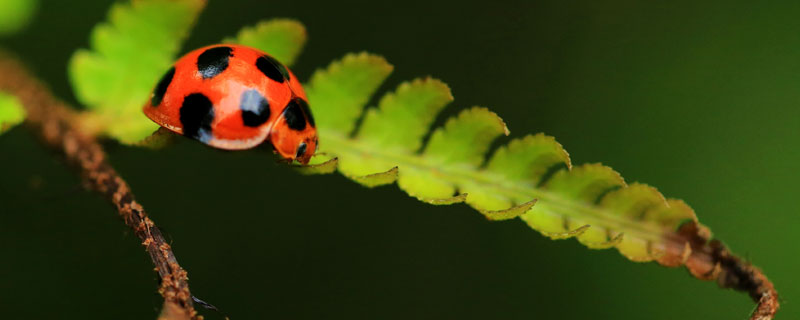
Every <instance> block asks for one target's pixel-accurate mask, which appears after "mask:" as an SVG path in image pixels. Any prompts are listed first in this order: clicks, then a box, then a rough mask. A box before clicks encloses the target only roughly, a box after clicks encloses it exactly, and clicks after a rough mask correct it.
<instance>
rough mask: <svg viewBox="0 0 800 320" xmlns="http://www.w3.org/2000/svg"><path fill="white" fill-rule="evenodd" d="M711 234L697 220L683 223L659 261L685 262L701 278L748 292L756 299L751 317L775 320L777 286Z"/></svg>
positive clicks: (671, 264) (665, 262)
mask: <svg viewBox="0 0 800 320" xmlns="http://www.w3.org/2000/svg"><path fill="white" fill-rule="evenodd" d="M710 237H711V232H710V231H709V230H708V228H706V227H705V226H703V225H701V224H699V223H697V222H696V221H690V222H687V223H684V224H683V225H681V227H680V229H679V230H678V233H677V234H674V235H673V237H671V238H669V239H667V243H668V244H669V245H670V246H669V247H668V248H667V250H666V252H665V254H664V255H663V256H662V257H661V258H660V259H659V261H658V262H659V263H661V264H662V265H665V266H672V267H676V266H680V265H685V266H686V268H687V269H688V270H689V273H691V274H692V275H693V276H694V277H696V278H698V279H701V280H716V281H717V284H718V285H719V286H720V287H722V288H731V289H734V290H736V291H742V292H746V293H747V294H749V295H750V297H751V298H752V299H753V301H755V302H756V303H757V306H756V308H755V310H753V313H752V314H751V315H750V320H772V319H773V318H774V317H775V314H776V313H777V312H778V308H779V307H780V303H779V300H778V292H777V291H776V290H775V286H774V285H773V284H772V282H771V281H769V279H768V278H767V276H766V275H764V273H763V272H762V271H761V269H759V268H757V267H755V266H753V265H752V264H750V263H749V262H747V261H744V260H742V259H741V258H739V257H737V256H735V255H734V254H733V253H731V252H730V250H728V248H727V247H726V246H725V245H724V244H723V243H722V242H720V241H719V240H710Z"/></svg>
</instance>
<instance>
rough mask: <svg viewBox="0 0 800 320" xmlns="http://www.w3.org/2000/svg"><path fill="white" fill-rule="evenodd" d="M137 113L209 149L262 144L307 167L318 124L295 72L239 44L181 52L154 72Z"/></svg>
mask: <svg viewBox="0 0 800 320" xmlns="http://www.w3.org/2000/svg"><path fill="white" fill-rule="evenodd" d="M143 109H144V113H145V115H147V117H148V118H150V120H153V121H154V122H156V123H158V124H159V125H160V126H162V127H164V128H166V129H168V130H170V131H172V132H175V133H178V134H182V135H184V136H186V137H189V138H193V139H196V140H199V141H200V142H202V143H205V144H207V145H209V146H212V147H215V148H220V149H226V150H242V149H249V148H254V147H256V146H259V145H262V143H264V142H266V141H269V143H271V144H272V147H273V148H274V151H275V152H276V153H278V154H280V156H281V157H283V158H285V159H287V160H297V161H298V162H300V163H302V164H307V163H308V161H309V160H310V159H311V156H312V155H313V154H314V152H315V151H316V149H317V143H318V138H317V129H316V125H315V123H314V117H313V116H312V115H311V109H310V108H309V106H308V99H307V98H306V94H305V92H304V91H303V87H302V85H301V84H300V81H298V80H297V77H295V76H294V74H293V73H292V72H291V71H290V70H289V69H287V68H286V67H285V66H283V65H282V64H281V63H280V62H278V61H277V60H275V59H274V58H272V57H271V56H269V55H268V54H266V53H264V52H262V51H259V50H257V49H254V48H250V47H246V46H241V45H213V46H208V47H204V48H200V49H197V50H194V51H192V52H189V53H187V54H186V55H184V56H183V57H181V58H180V59H178V61H177V62H175V64H174V65H173V66H172V67H171V68H170V69H169V70H167V72H166V73H165V74H164V76H162V77H161V80H159V81H158V83H157V84H156V86H155V89H153V94H152V95H151V97H150V100H149V101H148V102H147V103H146V104H145V106H144V108H143Z"/></svg>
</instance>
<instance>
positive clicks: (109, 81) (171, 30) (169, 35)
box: [69, 0, 205, 144]
mask: <svg viewBox="0 0 800 320" xmlns="http://www.w3.org/2000/svg"><path fill="white" fill-rule="evenodd" d="M204 6H205V0H175V1H158V0H140V1H132V2H131V3H116V4H114V5H113V6H112V7H111V9H110V11H109V14H108V21H107V22H105V23H101V24H99V25H97V26H96V27H95V28H94V30H93V31H92V35H91V39H90V44H91V48H92V49H91V50H86V49H80V50H78V51H76V52H75V54H74V55H73V56H72V59H71V60H70V63H69V77H70V81H71V83H72V86H73V89H74V91H75V95H76V97H77V98H78V100H79V101H80V102H81V103H83V104H84V105H85V106H86V107H88V108H89V109H90V110H91V111H93V112H92V114H91V117H90V118H89V122H88V124H87V125H88V126H90V127H96V129H95V130H96V131H100V132H104V133H106V134H108V135H109V136H111V137H113V138H116V139H117V140H119V141H121V142H123V143H128V144H131V143H135V142H137V141H139V140H141V139H143V138H145V137H147V136H148V135H150V134H151V133H153V131H155V130H156V129H158V125H156V124H155V123H153V122H152V121H150V120H149V119H147V117H145V116H144V115H143V114H142V112H141V107H142V105H143V104H144V102H145V100H147V97H148V95H149V94H150V91H151V90H152V88H153V84H154V80H153V79H158V77H159V76H160V75H161V74H162V73H163V72H164V70H166V69H167V68H168V67H169V66H170V64H172V62H173V61H174V59H175V55H176V53H177V52H178V50H179V49H180V45H181V43H182V42H183V39H184V38H185V37H186V36H187V35H188V31H189V29H190V28H191V27H192V25H194V22H195V20H196V18H197V16H198V14H199V13H200V11H201V10H202V8H203V7H204ZM108 123H112V124H113V125H110V126H107V125H106V124H108Z"/></svg>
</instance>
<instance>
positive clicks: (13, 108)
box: [0, 92, 25, 134]
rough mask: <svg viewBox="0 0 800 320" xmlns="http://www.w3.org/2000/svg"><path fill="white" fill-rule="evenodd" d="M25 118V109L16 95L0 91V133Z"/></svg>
mask: <svg viewBox="0 0 800 320" xmlns="http://www.w3.org/2000/svg"><path fill="white" fill-rule="evenodd" d="M22 120H25V109H23V108H22V104H21V103H20V102H19V100H18V99H17V97H15V96H12V95H9V94H6V93H3V92H0V134H3V133H4V132H6V131H8V129H11V127H13V126H15V125H17V124H19V123H21V122H22Z"/></svg>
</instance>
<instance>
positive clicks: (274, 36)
mask: <svg viewBox="0 0 800 320" xmlns="http://www.w3.org/2000/svg"><path fill="white" fill-rule="evenodd" d="M223 42H226V43H238V44H242V45H246V46H250V47H253V48H256V49H259V50H261V51H264V52H267V53H269V54H270V55H271V56H272V57H273V58H275V59H278V60H279V61H281V62H282V63H283V64H285V65H286V66H289V67H291V66H292V65H293V64H294V61H295V60H296V59H297V56H298V55H300V51H302V50H303V46H304V45H305V44H306V28H305V26H303V24H302V23H300V22H298V21H296V20H292V19H271V20H264V21H261V22H259V23H257V24H256V25H255V26H252V27H245V28H242V30H240V31H239V33H238V34H237V35H236V38H226V39H225V40H223Z"/></svg>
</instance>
